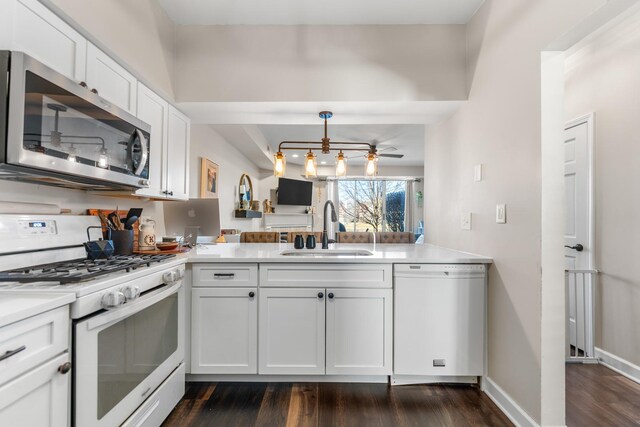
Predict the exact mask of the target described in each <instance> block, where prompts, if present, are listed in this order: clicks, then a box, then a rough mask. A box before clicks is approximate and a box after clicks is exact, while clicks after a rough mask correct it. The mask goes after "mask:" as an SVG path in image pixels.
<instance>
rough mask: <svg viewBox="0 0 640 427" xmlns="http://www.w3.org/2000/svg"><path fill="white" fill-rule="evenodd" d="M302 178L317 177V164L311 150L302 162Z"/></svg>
mask: <svg viewBox="0 0 640 427" xmlns="http://www.w3.org/2000/svg"><path fill="white" fill-rule="evenodd" d="M304 176H305V177H307V178H311V177H316V176H318V162H317V159H316V155H315V154H313V152H312V151H311V150H309V152H308V153H307V156H306V159H305V161H304Z"/></svg>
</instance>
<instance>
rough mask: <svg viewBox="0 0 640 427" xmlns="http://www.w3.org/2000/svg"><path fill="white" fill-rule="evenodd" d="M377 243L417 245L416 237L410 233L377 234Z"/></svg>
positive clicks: (388, 232) (387, 232)
mask: <svg viewBox="0 0 640 427" xmlns="http://www.w3.org/2000/svg"><path fill="white" fill-rule="evenodd" d="M376 242H377V243H415V242H416V236H415V234H413V233H409V232H399V231H385V232H381V233H376Z"/></svg>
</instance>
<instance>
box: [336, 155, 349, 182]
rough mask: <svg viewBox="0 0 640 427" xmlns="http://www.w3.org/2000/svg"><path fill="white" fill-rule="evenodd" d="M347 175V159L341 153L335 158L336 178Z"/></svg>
mask: <svg viewBox="0 0 640 427" xmlns="http://www.w3.org/2000/svg"><path fill="white" fill-rule="evenodd" d="M346 175H347V159H346V158H345V157H344V154H342V151H340V152H339V153H338V155H337V156H336V176H346Z"/></svg>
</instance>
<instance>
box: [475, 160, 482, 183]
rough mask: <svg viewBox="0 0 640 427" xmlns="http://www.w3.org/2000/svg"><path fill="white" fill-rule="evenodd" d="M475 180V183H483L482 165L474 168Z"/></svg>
mask: <svg viewBox="0 0 640 427" xmlns="http://www.w3.org/2000/svg"><path fill="white" fill-rule="evenodd" d="M473 180H474V181H475V182H480V181H482V163H480V164H479V165H475V166H474V167H473Z"/></svg>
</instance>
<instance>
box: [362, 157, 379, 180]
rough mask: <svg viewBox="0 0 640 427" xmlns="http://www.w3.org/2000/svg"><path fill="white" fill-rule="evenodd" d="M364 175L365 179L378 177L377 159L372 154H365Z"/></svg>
mask: <svg viewBox="0 0 640 427" xmlns="http://www.w3.org/2000/svg"><path fill="white" fill-rule="evenodd" d="M364 175H365V176H366V177H374V176H376V175H378V158H377V157H376V155H375V154H374V153H369V154H367V161H366V163H365V168H364Z"/></svg>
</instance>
